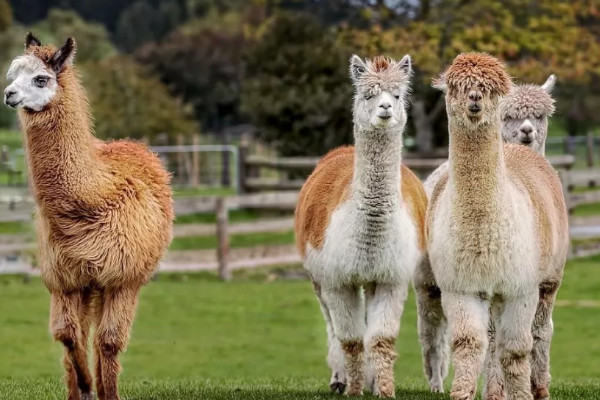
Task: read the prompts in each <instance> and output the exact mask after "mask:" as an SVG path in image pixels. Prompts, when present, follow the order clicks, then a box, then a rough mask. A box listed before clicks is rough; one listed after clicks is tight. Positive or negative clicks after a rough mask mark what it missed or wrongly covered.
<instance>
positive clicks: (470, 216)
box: [449, 118, 506, 226]
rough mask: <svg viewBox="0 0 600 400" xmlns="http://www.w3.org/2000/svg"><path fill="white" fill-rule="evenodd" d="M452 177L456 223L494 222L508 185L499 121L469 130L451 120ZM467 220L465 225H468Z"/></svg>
mask: <svg viewBox="0 0 600 400" xmlns="http://www.w3.org/2000/svg"><path fill="white" fill-rule="evenodd" d="M449 122H450V123H449V131H450V146H449V153H450V154H449V160H450V174H449V185H450V187H451V188H452V190H453V192H454V196H453V199H454V200H453V202H454V206H453V212H454V214H455V215H454V217H455V218H456V221H457V222H458V223H459V224H460V223H461V221H463V219H464V221H478V224H479V226H484V224H485V223H486V222H489V221H490V220H494V219H495V218H496V216H497V213H498V209H499V207H500V202H501V200H500V194H501V193H502V190H503V185H504V184H505V176H506V172H505V164H504V151H503V144H502V137H501V134H500V125H499V121H498V122H496V121H494V122H493V123H490V124H486V125H480V126H478V127H472V128H469V127H466V126H465V125H463V124H457V123H456V121H454V120H453V119H452V118H451V119H450V121H449ZM464 221H463V222H464Z"/></svg>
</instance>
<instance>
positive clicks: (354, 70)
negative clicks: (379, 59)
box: [350, 54, 367, 81]
mask: <svg viewBox="0 0 600 400" xmlns="http://www.w3.org/2000/svg"><path fill="white" fill-rule="evenodd" d="M366 71H367V65H366V64H365V63H364V61H363V60H361V59H360V57H359V56H357V55H356V54H355V55H353V56H352V58H350V77H351V78H352V80H353V81H357V80H358V79H359V78H360V77H361V76H362V74H364V73H365V72H366Z"/></svg>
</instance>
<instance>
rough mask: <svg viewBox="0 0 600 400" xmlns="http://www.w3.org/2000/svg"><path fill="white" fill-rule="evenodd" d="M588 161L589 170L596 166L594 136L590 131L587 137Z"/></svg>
mask: <svg viewBox="0 0 600 400" xmlns="http://www.w3.org/2000/svg"><path fill="white" fill-rule="evenodd" d="M585 148H586V159H587V165H588V167H589V168H592V167H593V166H594V134H593V133H592V132H590V131H588V133H587V135H586V146H585Z"/></svg>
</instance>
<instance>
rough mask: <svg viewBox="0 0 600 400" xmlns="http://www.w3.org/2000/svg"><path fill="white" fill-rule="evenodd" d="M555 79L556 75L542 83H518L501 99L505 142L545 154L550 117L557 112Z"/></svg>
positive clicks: (501, 116)
mask: <svg viewBox="0 0 600 400" xmlns="http://www.w3.org/2000/svg"><path fill="white" fill-rule="evenodd" d="M555 82H556V77H555V76H554V75H550V77H549V78H548V80H546V83H544V84H543V85H542V86H538V85H531V84H524V85H516V86H514V87H513V88H512V89H511V91H510V93H509V94H508V96H506V97H505V98H503V99H502V100H501V101H500V118H501V119H502V137H503V138H504V141H506V142H512V143H518V144H523V145H525V146H528V147H531V148H532V149H533V150H535V151H537V152H539V153H541V154H544V148H545V145H546V136H547V135H548V117H549V116H551V115H552V113H554V99H553V98H552V96H551V95H550V93H551V92H552V89H553V88H554V83H555Z"/></svg>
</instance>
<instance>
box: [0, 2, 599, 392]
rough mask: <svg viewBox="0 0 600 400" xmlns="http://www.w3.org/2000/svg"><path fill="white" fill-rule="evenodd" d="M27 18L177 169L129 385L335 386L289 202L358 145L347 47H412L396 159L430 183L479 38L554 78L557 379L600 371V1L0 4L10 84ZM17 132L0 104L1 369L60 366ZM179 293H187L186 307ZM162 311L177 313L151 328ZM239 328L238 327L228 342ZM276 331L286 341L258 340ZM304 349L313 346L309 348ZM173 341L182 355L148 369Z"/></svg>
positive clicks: (15, 371)
mask: <svg viewBox="0 0 600 400" xmlns="http://www.w3.org/2000/svg"><path fill="white" fill-rule="evenodd" d="M27 31H32V32H34V34H36V35H37V36H38V37H39V38H40V39H41V40H42V42H43V43H44V44H46V43H53V44H55V45H61V44H62V43H64V40H65V39H66V38H67V37H68V36H74V37H75V38H76V40H77V44H78V50H77V56H76V65H77V66H78V68H79V70H80V73H81V76H82V79H83V82H84V86H85V87H86V89H87V92H88V95H89V97H90V101H91V105H92V110H93V115H94V117H95V124H96V135H97V136H99V137H100V138H102V139H106V140H110V139H117V138H133V139H137V140H141V141H144V142H146V143H147V144H148V145H150V146H152V148H153V149H154V150H155V151H156V152H157V153H158V154H159V155H160V157H161V158H162V159H163V161H164V162H165V165H167V167H168V168H169V170H170V171H171V172H172V173H173V184H174V189H175V197H176V198H175V207H176V213H177V221H176V225H175V239H174V241H173V244H172V246H171V249H170V251H169V253H168V255H167V257H166V258H165V260H164V262H163V263H162V265H161V269H162V270H163V271H164V272H165V273H164V274H161V277H160V278H157V279H158V280H157V282H155V283H154V284H152V285H150V286H149V288H148V289H147V290H148V292H147V295H145V297H143V300H142V303H141V304H142V305H141V310H142V312H143V311H144V310H146V311H148V314H143V313H142V315H141V316H140V322H138V323H137V324H138V325H139V328H138V329H136V330H135V332H134V339H133V342H132V343H133V346H134V347H135V350H134V351H133V354H134V355H132V356H131V357H132V358H128V357H129V355H127V356H126V362H125V375H124V377H125V378H124V379H125V381H126V382H127V379H133V378H140V377H151V378H156V377H161V376H162V377H164V376H172V377H182V378H188V377H190V376H196V375H194V374H195V373H198V374H200V375H202V374H204V375H205V376H208V377H214V378H223V379H226V378H229V377H230V376H229V372H228V371H229V366H230V365H231V363H230V362H235V365H236V366H237V368H238V370H239V374H240V375H241V376H249V377H252V378H256V379H265V378H269V379H270V378H272V377H280V378H282V377H288V376H296V377H304V378H306V377H315V376H317V377H319V376H320V377H321V378H322V379H319V380H318V382H317V383H316V384H314V387H316V388H322V389H325V388H326V385H325V383H326V379H327V378H328V375H327V371H326V366H325V362H324V357H325V334H324V332H325V331H324V326H322V321H321V317H320V314H319V310H318V306H317V304H316V301H314V299H313V295H312V293H311V289H310V285H309V283H308V282H307V281H306V277H305V275H304V274H303V272H302V269H301V267H300V264H299V261H300V259H299V257H298V255H297V253H296V250H295V247H294V245H293V241H294V237H293V209H294V206H295V202H296V196H297V192H298V190H299V188H300V187H301V185H302V183H303V181H304V179H305V177H306V176H307V175H308V173H310V171H311V170H312V168H313V167H314V165H315V164H316V162H317V160H318V157H319V156H321V155H323V154H325V153H326V152H327V151H328V150H330V149H332V148H334V147H336V146H339V145H342V144H348V143H351V142H352V120H351V102H352V86H351V82H350V79H349V77H348V60H349V58H350V56H351V55H352V54H358V55H359V56H361V57H372V56H374V55H377V54H385V55H388V56H391V57H393V58H396V59H399V58H401V57H402V56H403V55H404V54H410V55H411V56H412V59H413V68H414V70H415V75H414V79H413V83H412V95H411V101H410V109H409V122H408V124H407V128H406V132H405V139H404V143H405V155H404V158H405V160H406V163H407V164H408V165H409V166H411V167H412V168H413V169H414V170H415V171H416V172H417V173H418V174H419V175H420V176H421V177H423V178H424V177H426V176H427V174H428V173H429V172H430V171H431V170H432V169H434V168H435V167H436V166H437V165H439V164H440V163H442V162H443V161H444V160H445V158H446V157H447V143H448V133H447V120H446V113H445V107H444V101H443V97H442V95H441V93H440V92H438V91H436V90H434V89H432V88H431V87H430V82H431V79H432V78H433V77H436V76H437V75H438V74H439V72H440V71H442V70H443V69H444V68H445V67H446V66H447V65H448V64H449V63H450V62H451V61H452V59H453V58H454V57H455V56H456V55H457V54H459V53H461V52H467V51H485V52H488V53H490V54H492V55H494V56H496V57H499V58H500V59H501V60H503V61H504V62H506V63H507V65H508V67H509V70H510V73H511V75H512V76H513V77H514V80H515V82H517V83H523V82H528V83H535V84H542V83H543V82H544V81H545V80H546V79H547V77H548V76H549V75H550V74H555V75H556V76H557V84H556V88H555V90H554V91H553V96H554V97H555V98H556V100H557V111H556V113H555V115H554V116H553V117H552V118H551V120H550V128H549V138H548V141H547V152H546V154H547V155H549V156H550V158H551V159H552V162H553V164H554V165H555V167H556V168H557V169H558V170H559V171H560V174H561V179H562V180H563V184H564V186H565V194H566V196H567V199H568V202H569V208H570V213H571V226H572V244H573V246H572V252H571V261H570V264H569V268H568V270H567V274H566V279H567V281H566V283H565V289H563V291H562V292H561V293H564V294H563V295H562V300H561V301H562V302H563V303H562V306H560V307H562V308H560V307H559V311H558V315H559V317H558V318H559V321H562V323H561V322H558V323H557V324H556V326H557V332H558V339H557V343H558V344H557V345H556V346H555V350H553V351H555V354H556V355H557V356H558V357H560V358H562V362H561V363H560V364H558V363H557V365H559V366H558V367H557V368H558V371H557V373H558V374H559V375H562V376H563V377H565V376H566V377H567V378H568V377H584V378H585V377H590V376H592V377H593V376H596V377H597V376H598V375H600V364H598V363H599V361H598V360H600V348H599V347H598V344H597V343H596V344H594V343H595V342H594V341H593V340H592V339H593V337H594V335H595V334H594V332H597V328H598V326H596V324H597V321H598V320H599V319H598V317H600V313H599V310H600V305H599V304H600V296H599V295H598V293H597V290H596V289H595V288H597V287H598V286H600V274H598V273H597V269H596V268H597V263H598V262H599V261H600V257H599V256H597V255H596V254H598V253H599V252H600V190H597V189H596V186H597V184H598V183H600V165H599V163H600V130H599V126H600V112H599V110H600V1H598V0H574V1H559V0H538V1H530V0H507V1H492V0H478V1H474V0H429V1H427V0H422V1H420V0H287V1H286V0H102V1H100V0H0V71H1V72H2V73H1V74H0V86H2V87H4V86H5V84H6V81H5V78H4V73H5V71H6V70H7V68H8V65H9V63H10V61H11V60H12V59H13V58H14V57H15V56H17V55H19V54H21V53H22V50H23V41H24V37H25V33H26V32H27ZM22 136H23V135H22V133H21V132H20V130H19V125H18V121H17V115H16V113H15V112H14V110H10V109H8V108H6V107H3V106H2V107H0V273H4V274H6V277H3V278H2V279H0V307H1V306H2V305H4V304H12V305H14V309H13V310H12V313H7V314H3V313H2V312H0V348H3V349H5V348H9V347H10V348H11V350H10V351H9V354H8V356H7V357H6V358H4V362H0V378H2V377H15V376H16V377H19V376H22V377H31V376H34V377H35V376H38V375H40V376H42V375H44V374H46V373H47V374H46V375H48V374H51V375H50V376H52V377H53V378H56V379H58V376H59V375H60V372H59V370H60V365H59V364H58V363H57V362H56V359H57V357H58V353H59V351H60V348H59V346H53V345H52V344H51V343H50V341H49V339H48V338H47V337H46V333H45V322H44V321H45V319H46V318H47V316H46V308H45V307H46V305H47V302H46V301H47V298H46V295H45V292H44V291H43V289H42V286H41V282H40V281H39V279H38V278H35V275H37V273H38V271H37V264H38V260H37V252H36V245H35V234H34V231H33V227H32V225H31V213H32V211H33V202H32V199H31V196H30V194H29V191H28V188H27V168H26V165H25V164H26V163H25V159H24V149H23V146H22ZM594 266H595V267H594ZM199 271H200V272H199ZM15 274H16V276H17V277H16V278H15ZM170 274H174V275H170ZM32 277H33V278H32ZM218 278H220V279H221V280H232V282H230V283H228V285H230V286H224V285H221V284H220V283H219V282H218ZM253 285H256V286H253ZM263 285H270V286H268V288H269V289H265V286H263ZM277 285H279V286H277ZM291 294H293V296H292V297H293V298H288V299H287V300H286V297H287V296H288V295H291ZM220 296H222V297H220ZM257 296H258V297H260V299H257ZM23 297H26V300H24V299H23ZM16 298H19V301H18V302H17V301H16V300H15V299H16ZM219 298H221V300H217V299H219ZM559 299H561V294H559ZM411 302H412V299H409V303H411ZM181 304H193V305H192V306H190V308H189V309H188V310H185V311H187V312H188V314H185V315H182V311H183V310H181V309H180V305H181ZM28 310H36V311H35V312H29V311H28ZM153 313H154V314H153ZM407 314H408V316H407V317H405V319H406V318H410V319H409V320H408V322H406V323H405V324H406V326H407V328H406V330H405V331H403V333H402V335H404V336H402V337H403V338H404V339H403V340H404V341H408V343H410V345H409V348H408V349H406V348H404V349H403V350H399V351H400V353H401V358H402V357H406V359H407V360H409V362H408V363H407V364H401V365H400V366H399V367H398V368H399V370H400V371H402V373H403V374H405V375H406V376H409V377H413V378H414V382H415V383H414V386H415V387H416V388H417V389H418V390H421V389H424V387H425V386H424V385H422V384H424V383H425V381H424V379H423V378H422V377H421V372H420V368H421V367H420V361H419V351H420V350H419V348H418V343H417V342H416V328H415V321H413V319H414V318H415V311H414V305H412V304H411V305H410V306H409V307H408V309H407ZM153 318H160V319H161V320H163V321H169V323H168V324H166V325H165V326H160V327H157V326H156V324H154V323H153V321H154V320H153ZM207 318H208V319H207ZM240 321H241V322H240ZM593 321H596V322H595V323H594V322H593ZM3 322H4V323H3ZM263 322H264V323H263ZM240 324H242V328H243V329H242V330H243V331H244V332H246V333H247V335H244V337H239V336H235V335H234V332H237V331H238V330H239V329H240ZM138 325H136V326H138ZM299 325H302V326H304V328H298V326H299ZM209 326H210V328H208V327H209ZM269 327H271V328H269ZM25 328H28V329H29V332H30V333H28V334H24V333H23V332H24V331H25V330H27V329H25ZM196 335H199V337H200V338H204V342H202V340H196V339H197V336H196ZM231 335H233V336H231ZM272 335H275V336H277V337H279V339H277V340H275V339H273V340H272V341H270V342H269V343H264V340H263V338H264V337H265V336H268V337H272ZM165 337H167V338H171V337H178V338H179V342H178V344H177V343H175V341H174V342H173V343H171V342H170V341H169V340H166V341H163V340H162V338H165ZM574 337H578V338H579V339H578V340H577V344H576V345H573V344H572V343H573V340H574V339H573V338H574ZM136 338H138V339H137V341H136ZM586 339H587V340H586ZM198 342H202V343H204V344H201V343H198ZM9 343H10V345H9ZM31 346H33V347H31ZM36 346H37V347H36ZM232 346H233V347H232ZM236 346H237V347H236ZM298 347H303V348H310V350H309V351H306V352H305V353H304V354H303V355H302V356H301V357H300V358H298V357H297V356H298V354H296V353H293V352H292V348H298ZM32 348H34V349H35V353H36V356H35V357H32V356H31V355H32V352H33V351H32ZM232 348H234V349H236V352H235V354H233V352H232V351H231V349H232ZM240 350H241V351H240ZM161 354H162V355H164V354H170V355H172V357H177V360H178V362H179V364H178V366H177V367H175V366H173V365H172V364H169V363H163V364H160V365H159V364H156V363H152V361H151V360H152V359H153V357H155V356H156V357H160V355H161ZM224 355H225V356H226V358H227V357H229V362H225V361H226V360H224V359H223V358H222V357H223V356H224ZM265 357H266V358H265ZM0 358H1V357H0ZM583 358H586V359H588V360H589V361H588V362H586V366H589V368H584V366H582V365H581V360H582V359H583ZM128 360H129V361H128ZM231 360H234V361H231ZM257 360H260V362H261V363H262V364H261V365H263V369H262V370H261V369H256V368H255V365H256V364H257V362H258V361H257ZM594 360H595V361H594ZM128 362H129V363H130V364H128ZM128 365H131V366H136V367H137V366H143V367H145V368H140V369H135V370H132V369H128ZM407 365H408V366H407ZM128 374H129V375H128ZM190 374H191V375H190ZM44 376H45V375H44ZM1 382H2V380H1V379H0V394H1V393H2V383H1ZM44 382H45V381H44ZM48 382H49V383H48ZM48 382H46V383H47V384H48V385H49V386H48V387H49V388H50V389H48V390H50V391H53V390H61V389H58V387H59V384H57V383H56V382H57V380H50V381H48ZM44 384H45V383H40V381H36V388H37V389H35V390H45V389H44V387H45V386H44ZM321 384H322V385H321ZM307 385H308V387H310V388H313V386H310V385H311V384H310V383H309V384H307ZM17 386H18V385H17ZM27 386H28V385H23V387H27ZM125 387H126V390H127V386H125ZM39 388H42V389H39ZM23 390H25V392H27V390H33V389H30V388H29V389H27V388H25V389H23ZM130 390H132V391H135V390H136V389H132V388H130ZM311 390H312V389H311ZM25 392H23V393H25ZM15 393H20V392H15ZM27 393H28V394H27V395H25V394H22V397H19V396H15V397H11V398H29V397H27V396H29V395H30V394H31V393H32V392H27ZM44 393H45V392H36V393H35V394H31V398H46V397H44ZM596 393H597V392H596ZM36 396H37V397H36ZM40 396H41V397H40ZM140 396H141V397H140V398H150V397H147V396H146V397H144V396H142V395H140ZM0 397H2V396H0ZM157 398H161V397H160V396H159V397H157ZM262 398H264V397H262ZM311 398H312V397H311ZM423 398H426V397H423ZM427 398H428V397H427ZM565 398H566V397H565ZM574 398H575V397H574ZM577 398H585V397H577ZM590 398H591V397H590Z"/></svg>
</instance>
